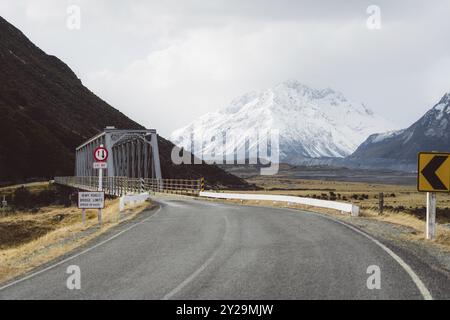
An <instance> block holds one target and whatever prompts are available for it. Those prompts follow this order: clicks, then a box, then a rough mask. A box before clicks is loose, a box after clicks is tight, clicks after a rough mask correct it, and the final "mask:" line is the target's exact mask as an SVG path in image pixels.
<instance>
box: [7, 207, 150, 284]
mask: <svg viewBox="0 0 450 320" xmlns="http://www.w3.org/2000/svg"><path fill="white" fill-rule="evenodd" d="M149 205H150V204H149V203H144V204H142V205H138V206H136V207H129V208H127V210H126V211H125V212H123V213H122V219H121V221H123V220H128V219H131V218H133V217H135V216H136V215H137V214H139V213H141V212H142V211H144V210H145V209H146V208H148V207H149ZM41 210H42V211H41V212H40V213H37V214H29V213H26V212H24V213H18V214H15V215H12V216H7V217H1V218H0V226H1V225H9V226H11V225H14V224H15V225H20V226H23V227H24V228H27V226H28V225H30V226H32V228H31V229H33V228H36V226H42V227H44V226H46V227H47V228H48V229H49V230H48V231H47V232H44V234H39V233H37V234H34V235H27V236H26V237H22V238H21V237H20V236H17V235H15V234H14V232H11V233H10V234H9V235H3V236H4V237H5V239H6V237H15V238H14V239H13V240H11V239H10V240H9V241H8V245H3V247H2V248H0V259H1V264H0V283H1V282H4V281H7V280H8V279H11V278H13V277H16V276H18V275H20V274H23V273H24V272H27V271H29V270H31V269H33V268H35V267H37V266H39V265H42V264H43V263H46V262H48V261H50V260H52V259H54V258H57V257H59V256H61V255H63V254H65V253H67V252H69V251H71V250H73V249H75V248H77V247H79V246H81V245H83V244H85V243H86V242H88V241H89V240H92V239H93V238H95V237H97V236H99V235H100V234H102V233H104V232H105V231H107V230H109V229H111V228H112V227H114V226H116V225H117V224H118V223H119V220H118V212H119V201H118V199H116V200H107V201H106V207H105V209H104V210H103V214H102V217H103V224H102V228H101V229H100V228H97V227H96V226H97V210H87V212H86V223H85V224H84V225H83V224H82V222H81V210H80V209H78V208H74V207H70V208H63V207H50V208H45V209H41ZM5 243H6V241H5Z"/></svg>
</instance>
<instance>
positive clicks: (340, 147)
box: [170, 81, 450, 171]
mask: <svg viewBox="0 0 450 320" xmlns="http://www.w3.org/2000/svg"><path fill="white" fill-rule="evenodd" d="M394 127H395V126H394V125H392V124H391V123H390V122H388V121H387V120H385V119H383V118H382V117H380V116H378V115H375V114H374V113H373V112H372V111H370V110H369V109H368V108H367V107H365V106H364V104H360V103H355V102H352V101H350V100H348V99H347V98H345V97H344V95H343V94H342V93H339V92H336V91H334V90H332V89H323V90H316V89H311V88H310V87H308V86H305V85H303V84H301V83H300V82H298V81H286V82H283V83H281V84H279V85H277V86H275V87H274V88H271V89H268V90H265V91H261V92H250V93H247V94H245V95H243V96H241V97H238V98H236V99H235V100H233V101H232V102H231V104H230V105H229V106H227V107H226V108H224V109H222V110H220V111H219V112H214V113H208V114H206V115H204V116H202V117H200V118H199V119H198V120H196V121H194V122H192V123H190V124H189V125H187V126H185V127H183V128H180V129H178V130H175V131H174V132H173V133H172V134H171V135H170V140H171V141H173V142H174V143H175V144H178V145H181V146H183V147H184V148H185V149H187V150H191V146H192V145H194V144H193V143H192V142H194V143H195V144H196V145H201V146H202V148H199V149H197V150H199V152H203V153H204V154H206V155H208V154H209V153H210V151H211V150H216V152H220V153H224V154H229V153H230V152H231V153H232V152H236V151H235V150H232V149H227V148H224V147H223V146H224V144H223V142H222V141H219V142H218V141H217V140H214V141H208V142H205V141H203V142H202V141H201V137H202V136H206V137H209V136H211V135H213V134H214V133H218V132H226V133H227V134H229V133H231V137H232V138H234V139H236V141H238V145H239V146H238V147H242V146H243V145H245V138H244V135H242V132H255V131H258V130H260V129H278V130H279V133H280V162H282V163H289V164H293V165H308V166H315V165H320V166H323V165H327V166H335V167H349V168H367V169H391V170H403V171H414V170H416V167H417V164H416V162H417V154H418V152H420V151H440V152H445V151H446V152H449V151H450V93H447V94H445V95H444V96H443V97H442V98H441V100H440V101H439V102H438V103H437V104H436V105H435V106H433V107H432V108H431V110H429V111H428V112H427V113H426V114H425V115H424V116H423V117H421V118H420V119H419V120H418V121H416V122H415V123H414V124H412V125H411V126H410V127H408V128H406V129H403V130H392V129H393V128H394ZM233 132H236V134H235V136H234V137H233ZM189 137H191V139H192V138H193V139H192V140H193V141H190V139H186V138H189ZM227 137H228V136H227ZM199 139H200V140H199ZM255 147H256V146H249V145H247V148H255Z"/></svg>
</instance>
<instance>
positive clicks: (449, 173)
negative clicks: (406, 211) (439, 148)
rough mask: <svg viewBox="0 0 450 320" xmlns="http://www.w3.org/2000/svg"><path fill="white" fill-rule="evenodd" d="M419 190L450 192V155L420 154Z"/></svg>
mask: <svg viewBox="0 0 450 320" xmlns="http://www.w3.org/2000/svg"><path fill="white" fill-rule="evenodd" d="M417 168H418V172H417V174H418V176H417V190H419V191H421V192H450V153H437V152H420V153H419V157H418V167H417Z"/></svg>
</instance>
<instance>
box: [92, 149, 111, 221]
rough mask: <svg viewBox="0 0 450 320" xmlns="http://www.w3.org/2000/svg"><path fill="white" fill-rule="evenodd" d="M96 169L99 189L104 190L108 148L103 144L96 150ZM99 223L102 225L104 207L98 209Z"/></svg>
mask: <svg viewBox="0 0 450 320" xmlns="http://www.w3.org/2000/svg"><path fill="white" fill-rule="evenodd" d="M94 159H95V163H94V165H93V166H94V169H98V191H103V169H105V168H107V164H106V161H107V160H108V150H107V149H106V148H105V147H104V146H103V145H102V144H101V145H100V147H98V148H97V149H95V150H94ZM98 223H99V225H102V208H99V209H98Z"/></svg>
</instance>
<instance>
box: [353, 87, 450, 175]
mask: <svg viewBox="0 0 450 320" xmlns="http://www.w3.org/2000/svg"><path fill="white" fill-rule="evenodd" d="M420 151H440V152H450V93H447V94H445V95H444V96H443V97H442V98H441V100H440V101H439V102H438V103H437V104H436V105H435V106H433V107H432V108H431V109H430V110H429V111H428V112H426V113H425V115H424V116H423V117H421V118H420V119H419V120H418V121H416V122H415V123H413V124H412V125H411V126H409V127H408V128H406V129H403V130H398V131H390V132H385V133H381V134H374V135H371V136H369V137H368V138H367V140H366V141H364V142H363V143H362V144H361V145H360V146H359V147H358V149H357V150H356V151H355V152H354V153H353V154H352V155H351V156H350V157H348V158H347V160H348V161H349V162H351V163H357V162H360V163H364V164H366V165H369V166H371V167H380V166H383V167H390V168H394V167H396V164H399V166H400V167H399V169H402V167H403V169H409V170H410V169H415V168H416V162H417V154H418V153H419V152H420Z"/></svg>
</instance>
